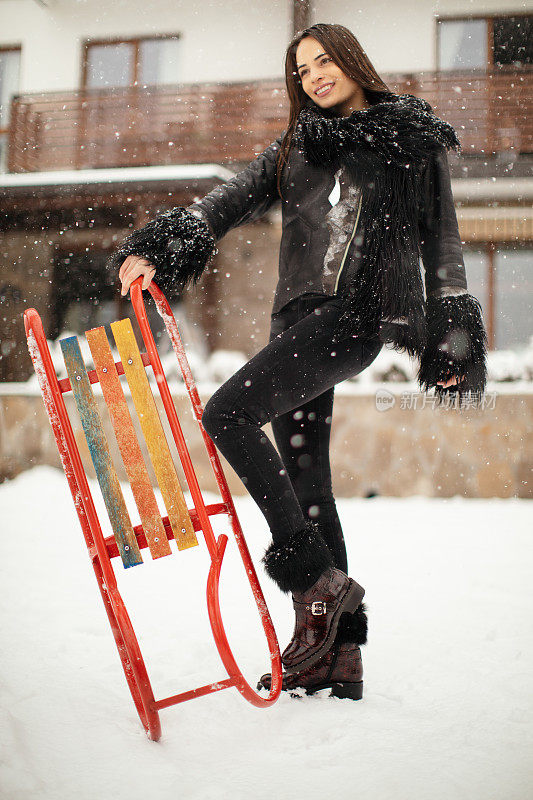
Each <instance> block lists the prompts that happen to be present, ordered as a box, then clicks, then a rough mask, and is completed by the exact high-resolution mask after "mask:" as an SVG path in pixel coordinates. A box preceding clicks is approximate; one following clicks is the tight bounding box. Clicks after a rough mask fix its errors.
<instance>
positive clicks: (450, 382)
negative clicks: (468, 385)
mask: <svg viewBox="0 0 533 800" xmlns="http://www.w3.org/2000/svg"><path fill="white" fill-rule="evenodd" d="M456 383H457V378H456V377H455V376H454V377H452V378H450V379H449V380H448V381H437V386H442V387H443V388H444V389H446V387H447V386H453V385H454V384H456Z"/></svg>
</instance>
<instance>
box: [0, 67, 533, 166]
mask: <svg viewBox="0 0 533 800" xmlns="http://www.w3.org/2000/svg"><path fill="white" fill-rule="evenodd" d="M383 77H384V80H385V82H386V83H387V85H388V86H389V87H390V88H391V89H392V90H393V91H396V92H399V93H403V92H409V93H411V94H415V95H417V96H420V97H423V98H425V99H426V100H428V101H429V102H430V103H431V105H432V106H433V109H434V111H435V113H436V114H437V115H438V116H440V117H442V118H443V119H445V120H447V121H448V122H450V123H451V124H452V125H453V126H454V128H455V129H456V131H457V133H458V136H459V139H460V141H461V144H462V146H463V153H464V154H465V155H481V154H485V155H487V156H490V155H492V154H495V153H498V152H501V151H506V150H514V151H515V152H517V153H530V152H532V151H533V118H532V116H531V107H532V100H533V70H532V69H530V68H528V69H520V70H517V69H515V68H501V69H498V70H494V71H491V72H486V71H484V70H483V71H481V70H475V71H461V72H451V73H450V72H446V73H436V72H424V73H416V74H410V75H406V74H401V75H400V74H388V75H384V76H383ZM287 116H288V101H287V97H286V91H285V85H284V83H283V82H282V81H274V80H272V81H261V82H255V83H221V84H217V83H209V84H183V85H178V86H166V87H148V88H126V89H123V88H120V89H109V90H105V91H102V90H97V91H94V90H93V91H80V92H50V93H45V94H27V95H20V96H18V97H17V98H15V99H14V101H13V107H12V117H11V127H10V135H9V152H8V169H9V171H10V172H44V171H49V170H60V169H91V168H103V167H124V166H128V167H130V166H154V165H163V164H181V163H189V164H190V163H210V162H215V163H228V162H241V163H242V162H248V161H249V160H251V159H252V158H254V156H255V155H257V154H258V153H260V152H261V151H262V150H263V149H264V148H265V147H266V146H267V145H268V144H269V143H270V142H272V141H273V140H274V139H275V138H277V137H278V136H279V135H280V134H281V132H282V131H283V129H284V128H285V125H286V120H287Z"/></svg>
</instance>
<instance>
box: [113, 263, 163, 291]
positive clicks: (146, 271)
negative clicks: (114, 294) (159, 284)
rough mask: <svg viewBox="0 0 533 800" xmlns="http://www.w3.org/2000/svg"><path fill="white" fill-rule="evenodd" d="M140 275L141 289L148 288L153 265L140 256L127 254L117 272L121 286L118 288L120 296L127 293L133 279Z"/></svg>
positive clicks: (153, 271)
mask: <svg viewBox="0 0 533 800" xmlns="http://www.w3.org/2000/svg"><path fill="white" fill-rule="evenodd" d="M141 275H142V276H143V284H142V288H143V290H145V289H148V287H149V286H150V284H151V282H152V278H153V277H154V275H155V267H154V266H153V265H152V264H150V262H149V261H147V260H146V258H142V257H141V256H128V257H127V258H126V260H125V261H124V262H123V264H122V266H121V268H120V270H119V273H118V277H119V278H120V282H121V283H122V288H121V290H120V294H121V295H122V297H124V295H125V294H127V293H128V291H129V288H130V286H131V284H132V283H133V281H134V280H135V279H136V278H138V277H140V276H141Z"/></svg>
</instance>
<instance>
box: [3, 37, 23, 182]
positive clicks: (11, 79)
mask: <svg viewBox="0 0 533 800" xmlns="http://www.w3.org/2000/svg"><path fill="white" fill-rule="evenodd" d="M19 74H20V47H10V48H0V172H5V171H6V169H7V142H8V135H9V116H10V113H11V100H12V98H13V95H15V94H17V92H18V90H19Z"/></svg>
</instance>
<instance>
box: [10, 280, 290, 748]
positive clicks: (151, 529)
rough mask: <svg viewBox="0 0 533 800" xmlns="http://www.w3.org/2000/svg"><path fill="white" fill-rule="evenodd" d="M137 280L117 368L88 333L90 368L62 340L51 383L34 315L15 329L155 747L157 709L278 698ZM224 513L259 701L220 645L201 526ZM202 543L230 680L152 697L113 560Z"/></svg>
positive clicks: (215, 576) (239, 535) (175, 339)
mask: <svg viewBox="0 0 533 800" xmlns="http://www.w3.org/2000/svg"><path fill="white" fill-rule="evenodd" d="M141 284H142V279H141V278H138V279H137V280H136V281H134V283H133V284H132V286H131V289H130V296H131V302H132V305H133V309H134V311H135V316H136V318H137V322H138V324H139V328H140V330H141V334H142V338H143V341H144V347H145V348H146V352H144V353H141V352H140V351H139V348H138V345H137V341H136V338H135V335H134V332H133V328H132V325H131V321H130V320H129V319H124V320H120V321H117V322H113V323H111V329H112V332H113V336H114V339H115V343H116V346H117V349H118V352H119V354H120V358H121V360H120V361H118V362H115V360H114V357H113V355H112V351H111V347H110V345H109V341H108V338H107V334H106V333H105V330H104V328H103V327H100V328H94V329H92V330H90V331H87V332H86V338H87V342H88V344H89V348H90V350H91V354H92V358H93V362H94V369H90V370H87V369H86V367H85V364H84V361H83V359H82V354H81V349H80V345H79V342H78V338H77V337H76V336H71V337H68V338H65V339H62V340H61V341H60V345H61V349H62V352H63V358H64V361H65V365H66V368H67V374H68V378H63V379H59V378H58V376H57V375H56V371H55V368H54V365H53V362H52V357H51V354H50V351H49V349H48V344H47V341H46V337H45V335H44V331H43V326H42V322H41V319H40V317H39V314H38V313H37V311H36V310H35V309H33V308H30V309H28V310H27V311H26V312H25V314H24V325H25V328H26V337H27V341H28V348H29V351H30V356H31V359H32V362H33V366H34V369H35V372H36V374H37V378H38V381H39V385H40V388H41V392H42V395H43V400H44V404H45V407H46V411H47V413H48V417H49V419H50V423H51V425H52V429H53V432H54V436H55V439H56V443H57V447H58V450H59V455H60V457H61V462H62V464H63V468H64V470H65V475H66V477H67V481H68V484H69V487H70V491H71V493H72V497H73V500H74V505H75V507H76V511H77V513H78V518H79V521H80V525H81V528H82V531H83V535H84V538H85V543H86V545H87V549H88V551H89V557H90V559H91V563H92V565H93V569H94V572H95V575H96V580H97V583H98V587H99V589H100V593H101V595H102V599H103V601H104V606H105V609H106V612H107V616H108V618H109V622H110V624H111V629H112V631H113V636H114V637H115V642H116V645H117V649H118V652H119V656H120V659H121V662H122V666H123V669H124V673H125V675H126V680H127V682H128V686H129V688H130V691H131V695H132V697H133V702H134V703H135V707H136V709H137V712H138V714H139V717H140V719H141V722H142V724H143V726H144V728H145V730H146V733H147V734H148V737H149V738H150V739H152V740H153V741H158V740H159V739H160V737H161V723H160V719H159V711H160V710H161V709H162V708H166V707H168V706H172V705H176V704H177V703H182V702H184V701H185V700H191V699H192V698H194V697H201V696H202V695H205V694H210V693H211V692H218V691H220V690H221V689H228V688H229V687H232V686H233V687H235V688H236V689H237V690H238V691H239V692H240V693H241V694H242V696H243V697H245V698H246V700H248V701H249V702H250V703H252V704H253V705H254V706H258V707H260V708H265V707H268V706H271V705H272V704H273V703H274V702H275V701H276V700H277V699H278V697H279V694H280V691H281V683H282V668H281V657H280V652H279V646H278V641H277V637H276V633H275V630H274V626H273V624H272V620H271V617H270V614H269V611H268V608H267V606H266V603H265V598H264V596H263V592H262V590H261V586H260V584H259V581H258V578H257V574H256V571H255V568H254V565H253V563H252V560H251V558H250V553H249V551H248V547H247V544H246V540H245V538H244V534H243V532H242V528H241V525H240V523H239V519H238V517H237V512H236V510H235V506H234V503H233V499H232V497H231V493H230V491H229V487H228V484H227V481H226V478H225V476H224V473H223V471H222V466H221V464H220V460H219V456H218V453H217V451H216V449H215V445H214V444H213V442H212V441H211V439H210V438H209V436H208V434H207V433H206V432H205V430H204V428H203V426H202V423H201V417H202V412H203V408H202V405H201V403H200V397H199V395H198V391H197V389H196V385H195V382H194V379H193V376H192V373H191V370H190V368H189V363H188V361H187V357H186V354H185V350H184V348H183V344H182V341H181V337H180V333H179V329H178V326H177V323H176V320H175V318H174V315H173V313H172V310H171V308H170V305H169V303H168V301H167V299H166V297H165V296H164V294H163V293H162V292H161V290H160V289H159V288H158V287H157V286H156V285H155V284H154V283H153V281H152V283H151V284H150V287H149V289H148V291H149V293H150V294H151V296H152V298H153V300H154V302H155V305H156V307H157V310H158V312H159V314H160V315H161V317H162V319H163V321H164V324H165V327H166V330H167V333H168V335H169V337H170V341H171V343H172V348H173V350H174V352H175V354H176V356H177V359H178V363H179V366H180V369H181V372H182V375H183V380H184V382H185V385H186V387H187V391H188V394H189V398H190V401H191V404H192V408H193V412H194V415H195V417H196V421H197V423H198V425H199V428H200V430H201V432H202V436H203V439H204V442H205V446H206V448H207V452H208V455H209V460H210V462H211V466H212V469H213V472H214V474H215V478H216V480H217V483H218V486H219V489H220V494H221V498H222V502H220V503H214V504H211V505H206V504H205V503H204V500H203V497H202V493H201V491H200V487H199V484H198V480H197V477H196V474H195V471H194V467H193V464H192V461H191V457H190V454H189V451H188V448H187V445H186V443H185V439H184V436H183V432H182V429H181V425H180V422H179V419H178V415H177V413H176V409H175V406H174V403H173V401H172V397H171V394H170V389H169V386H168V383H167V379H166V376H165V373H164V370H163V367H162V364H161V360H160V358H159V353H158V351H157V348H156V346H155V342H154V337H153V334H152V331H151V328H150V325H149V323H148V318H147V315H146V308H145V305H144V301H143V296H142V289H141ZM147 367H150V368H151V369H152V370H153V373H154V376H155V379H156V383H157V387H158V390H159V394H160V396H161V400H162V403H163V407H164V409H165V414H166V417H167V420H168V424H169V426H170V430H171V433H172V438H173V440H174V443H175V445H176V448H177V452H178V455H179V458H180V461H181V465H182V468H183V471H184V474H185V477H186V481H187V486H188V489H189V491H190V493H191V496H192V500H193V503H194V509H188V508H187V505H186V503H185V500H184V497H183V491H182V488H181V486H180V483H179V480H178V476H177V473H176V468H175V464H174V462H173V460H172V456H171V453H170V450H169V445H168V441H167V438H166V435H165V433H164V430H163V427H162V424H161V420H160V418H159V414H158V411H157V408H156V405H155V400H154V397H153V395H152V391H151V388H150V384H149V381H148V376H147V374H146V368H147ZM122 375H124V376H125V378H126V380H127V382H128V385H129V389H130V391H131V396H132V401H133V404H134V406H135V410H136V413H137V417H138V419H139V423H140V427H141V429H142V432H143V437H144V440H145V444H146V448H147V451H148V453H149V455H150V460H151V462H152V466H153V470H154V473H155V475H156V478H157V481H158V484H159V488H160V490H161V495H162V497H163V501H164V503H165V508H166V511H167V515H166V516H161V513H160V511H159V508H158V505H157V502H156V499H155V495H154V491H153V487H152V483H151V481H150V478H149V475H148V471H147V468H146V463H145V461H144V458H143V456H142V452H141V448H140V444H139V441H138V438H137V435H136V433H135V429H134V427H133V422H132V418H131V415H130V411H129V408H128V405H127V403H126V399H125V396H124V391H123V388H122V383H121V381H120V376H122ZM95 383H100V386H101V389H102V394H103V397H104V400H105V404H106V408H107V412H108V414H109V418H110V421H111V424H112V427H113V432H114V434H115V437H116V440H117V444H118V447H119V450H120V454H121V457H122V461H123V464H124V468H125V471H126V474H127V475H128V479H129V482H130V486H131V489H132V493H133V496H134V498H135V503H136V506H137V509H138V511H139V516H140V524H138V525H135V526H133V525H132V522H131V520H130V517H129V512H128V510H127V509H126V505H125V501H124V497H123V494H122V490H121V487H120V483H119V480H118V477H117V473H116V470H115V466H114V464H113V461H112V458H111V454H110V449H109V444H108V441H107V439H106V435H105V433H104V428H103V424H102V418H101V416H100V412H99V409H98V405H97V402H96V399H95V397H94V394H93V391H92V389H91V385H92V384H95ZM67 392H72V393H73V395H74V399H75V402H76V407H77V410H78V412H79V415H80V419H81V424H82V427H83V430H84V433H85V438H86V440H87V445H88V447H89V452H90V454H91V459H92V462H93V465H94V469H95V472H96V477H97V479H98V483H99V486H100V489H101V491H102V495H103V498H104V502H105V505H106V509H107V512H108V516H109V520H110V523H111V528H112V530H113V535H112V536H108V537H106V536H104V534H103V532H102V527H101V525H100V521H99V519H98V515H97V512H96V509H95V505H94V502H93V498H92V495H91V492H90V489H89V484H88V481H87V475H86V472H85V468H84V466H83V463H82V459H81V456H80V452H79V450H78V446H77V444H76V439H75V436H74V432H73V428H72V425H71V422H70V419H69V416H68V413H67V409H66V406H65V402H64V400H63V395H64V394H65V393H67ZM214 514H227V515H228V517H229V522H230V524H231V528H232V530H233V534H234V536H235V541H236V544H237V548H238V550H239V553H240V556H241V559H242V562H243V565H244V569H245V572H246V576H247V578H248V581H249V583H250V587H251V590H252V594H253V597H254V600H255V603H256V605H257V609H258V612H259V616H260V618H261V623H262V626H263V630H264V632H265V636H266V639H267V642H268V649H269V654H270V661H271V669H272V687H271V690H270V693H269V695H268V696H267V697H265V696H262V695H260V694H258V693H257V692H256V691H255V690H254V689H252V687H251V686H250V685H249V683H248V682H247V681H246V679H245V678H244V676H243V674H242V672H241V670H240V669H239V666H238V665H237V662H236V660H235V658H234V656H233V653H232V651H231V648H230V646H229V643H228V640H227V637H226V633H225V630H224V624H223V621H222V616H221V610H220V600H219V580H220V571H221V567H222V561H223V558H224V553H225V550H226V545H227V542H228V537H227V535H226V534H220V535H219V536H218V537H216V536H215V534H214V532H213V529H212V526H211V521H210V517H211V515H214ZM197 531H200V532H201V533H202V535H203V539H204V540H205V544H206V546H207V550H208V552H209V556H210V559H211V563H210V568H209V573H208V576H207V610H208V615H209V621H210V624H211V630H212V632H213V637H214V640H215V644H216V647H217V649H218V652H219V654H220V658H221V659H222V663H223V664H224V667H225V669H226V672H227V674H228V677H227V678H225V679H223V680H218V681H215V682H213V683H210V684H208V685H206V686H200V687H198V688H197V689H191V690H190V691H187V692H181V693H180V694H176V695H173V696H171V697H165V698H163V699H161V700H156V699H155V698H154V694H153V691H152V687H151V685H150V679H149V677H148V674H147V671H146V667H145V663H144V659H143V657H142V653H141V650H140V647H139V643H138V641H137V637H136V635H135V631H134V629H133V625H132V623H131V620H130V618H129V615H128V612H127V610H126V606H125V605H124V601H123V600H122V597H121V595H120V593H119V590H118V586H117V581H116V575H115V572H114V569H113V564H112V559H117V558H120V559H121V560H122V563H123V566H124V567H125V568H129V567H133V566H137V565H140V564H142V563H143V558H142V552H141V551H142V550H143V549H148V550H149V551H150V554H151V556H152V558H154V559H156V558H161V557H163V556H166V555H170V554H171V553H172V552H173V551H172V549H171V547H170V542H173V541H175V543H176V546H177V549H178V550H184V549H187V548H189V547H194V546H195V545H197V544H198V539H197V537H196V532H197Z"/></svg>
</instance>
